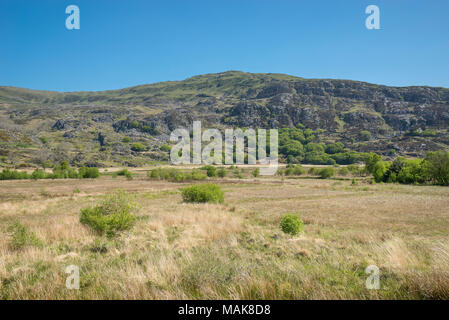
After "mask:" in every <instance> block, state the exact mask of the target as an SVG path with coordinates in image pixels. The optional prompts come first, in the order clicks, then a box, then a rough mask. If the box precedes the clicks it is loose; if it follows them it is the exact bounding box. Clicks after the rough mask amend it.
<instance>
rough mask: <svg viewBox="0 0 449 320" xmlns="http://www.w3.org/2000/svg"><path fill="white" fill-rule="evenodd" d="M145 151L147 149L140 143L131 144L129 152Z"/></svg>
mask: <svg viewBox="0 0 449 320" xmlns="http://www.w3.org/2000/svg"><path fill="white" fill-rule="evenodd" d="M146 149H147V148H146V147H145V146H144V145H143V144H141V143H140V142H136V143H133V144H132V146H131V150H132V151H136V152H142V151H145V150H146Z"/></svg>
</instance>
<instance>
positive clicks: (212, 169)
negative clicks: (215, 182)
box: [201, 165, 217, 178]
mask: <svg viewBox="0 0 449 320" xmlns="http://www.w3.org/2000/svg"><path fill="white" fill-rule="evenodd" d="M201 170H206V172H207V176H208V177H210V178H212V177H216V176H217V168H215V167H214V166H211V165H208V166H204V167H202V168H201Z"/></svg>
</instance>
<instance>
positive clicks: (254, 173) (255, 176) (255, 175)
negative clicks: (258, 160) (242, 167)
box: [253, 168, 260, 178]
mask: <svg viewBox="0 0 449 320" xmlns="http://www.w3.org/2000/svg"><path fill="white" fill-rule="evenodd" d="M259 175H260V170H259V168H256V169H254V171H253V176H254V178H257V177H258V176H259Z"/></svg>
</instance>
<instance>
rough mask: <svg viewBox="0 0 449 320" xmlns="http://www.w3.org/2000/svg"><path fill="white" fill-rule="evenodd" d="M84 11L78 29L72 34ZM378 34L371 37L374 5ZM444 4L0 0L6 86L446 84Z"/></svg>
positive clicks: (1, 80) (448, 44)
mask: <svg viewBox="0 0 449 320" xmlns="http://www.w3.org/2000/svg"><path fill="white" fill-rule="evenodd" d="M70 4H76V5H78V6H79V8H80V11H81V29H80V30H73V31H69V30H67V29H66V27H65V20H66V17H67V14H66V13H65V8H66V7H67V6H68V5H70ZM369 4H375V5H378V6H379V7H380V10H381V22H380V23H381V30H367V29H366V28H365V19H366V17H367V15H366V14H365V8H366V6H367V5H369ZM448 13H449V1H447V0H428V1H424V0H370V1H365V0H344V1H336V0H328V1H325V0H207V1H206V0H182V1H181V0H180V1H173V0H158V1H152V0H126V1H125V0H120V1H119V0H69V1H65V0H39V1H29V0H0V85H9V86H18V87H26V88H32V89H45V90H57V91H80V90H106V89H117V88H123V87H128V86H133V85H139V84H145V83H153V82H158V81H166V80H182V79H185V78H188V77H190V76H194V75H197V74H204V73H215V72H222V71H227V70H242V71H247V72H272V73H287V74H291V75H296V76H301V77H305V78H338V79H353V80H362V81H368V82H373V83H380V84H387V85H396V86H405V85H431V86H443V87H449V19H448V18H447V17H448Z"/></svg>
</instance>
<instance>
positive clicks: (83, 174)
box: [78, 167, 100, 179]
mask: <svg viewBox="0 0 449 320" xmlns="http://www.w3.org/2000/svg"><path fill="white" fill-rule="evenodd" d="M78 171H79V176H80V178H83V179H95V178H98V177H99V176H100V171H99V170H98V168H95V167H81V168H79V170H78Z"/></svg>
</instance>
